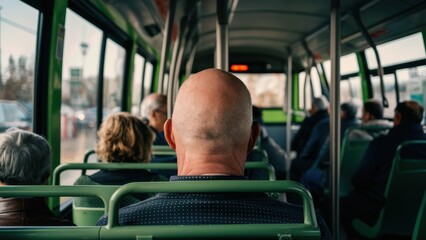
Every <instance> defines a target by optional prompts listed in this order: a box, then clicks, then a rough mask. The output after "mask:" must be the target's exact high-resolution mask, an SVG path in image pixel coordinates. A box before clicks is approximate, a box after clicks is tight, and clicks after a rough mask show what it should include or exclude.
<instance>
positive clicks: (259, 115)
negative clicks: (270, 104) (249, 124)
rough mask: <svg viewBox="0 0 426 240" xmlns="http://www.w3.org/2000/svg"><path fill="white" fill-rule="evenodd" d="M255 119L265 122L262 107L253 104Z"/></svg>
mask: <svg viewBox="0 0 426 240" xmlns="http://www.w3.org/2000/svg"><path fill="white" fill-rule="evenodd" d="M252 111H253V121H257V122H259V124H263V118H262V109H261V108H258V107H256V106H254V105H253V109H252Z"/></svg>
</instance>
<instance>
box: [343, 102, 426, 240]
mask: <svg viewBox="0 0 426 240" xmlns="http://www.w3.org/2000/svg"><path fill="white" fill-rule="evenodd" d="M422 118H423V107H422V106H420V105H419V103H417V102H415V101H405V102H401V103H399V104H398V105H397V106H396V108H395V116H394V127H393V128H392V129H391V130H389V133H388V134H387V135H382V136H379V137H377V138H376V139H374V140H373V141H372V142H371V143H370V145H369V146H368V148H367V150H366V152H365V155H364V158H363V160H362V161H361V164H360V165H359V167H358V169H357V171H356V172H355V174H354V176H353V177H352V184H353V186H354V188H355V189H354V190H352V191H351V192H350V193H349V194H348V196H345V197H343V198H342V199H341V205H340V206H341V213H342V223H343V226H344V227H345V230H346V231H347V234H348V235H350V236H351V235H354V234H355V233H354V230H353V229H352V226H351V223H352V220H354V219H356V218H357V219H361V220H363V221H365V222H366V223H370V224H372V223H374V222H375V221H376V220H377V218H378V216H379V213H380V211H381V209H382V208H383V206H384V203H385V199H384V192H385V188H386V184H387V182H388V178H389V173H390V169H391V167H392V162H393V158H394V156H395V153H396V149H397V147H398V146H399V144H401V143H402V142H404V141H407V140H426V134H425V133H424V132H423V128H422V125H421V124H420V123H421V121H422ZM410 152H411V153H413V152H415V153H416V156H418V155H420V156H422V157H424V158H425V159H426V149H415V151H410Z"/></svg>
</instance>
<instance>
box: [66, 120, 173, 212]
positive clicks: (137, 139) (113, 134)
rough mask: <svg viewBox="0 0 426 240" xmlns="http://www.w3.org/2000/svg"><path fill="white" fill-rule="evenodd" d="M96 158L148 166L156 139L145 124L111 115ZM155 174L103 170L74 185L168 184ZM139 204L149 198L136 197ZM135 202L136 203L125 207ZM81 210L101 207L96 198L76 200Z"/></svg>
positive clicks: (103, 131) (104, 127)
mask: <svg viewBox="0 0 426 240" xmlns="http://www.w3.org/2000/svg"><path fill="white" fill-rule="evenodd" d="M98 137H99V141H98V143H97V144H96V148H95V151H96V155H97V157H98V159H99V160H100V161H101V162H104V163H147V162H149V161H150V160H151V155H152V153H151V147H152V142H153V140H154V135H153V133H152V132H151V130H150V129H149V127H148V126H146V125H145V124H144V123H143V121H142V120H140V119H139V118H138V117H136V116H133V115H131V114H130V113H127V112H120V113H115V114H112V115H110V116H109V117H108V118H107V119H106V120H105V122H103V123H102V125H101V128H100V129H99V131H98ZM166 180H167V179H166V178H165V177H163V176H161V175H158V174H156V173H151V172H149V171H147V170H144V169H125V170H100V171H98V172H96V173H94V174H93V175H91V176H86V175H83V176H81V177H80V178H79V179H77V181H76V182H75V183H74V185H98V184H100V185H123V184H126V183H130V182H149V181H166ZM136 197H137V198H138V200H143V199H145V198H147V197H149V196H148V195H146V194H141V195H136ZM133 202H135V199H133V200H131V201H128V202H127V203H124V205H127V204H130V203H133ZM74 204H76V205H77V206H79V207H101V206H103V203H102V201H101V200H100V199H97V198H86V197H84V198H76V199H75V203H74Z"/></svg>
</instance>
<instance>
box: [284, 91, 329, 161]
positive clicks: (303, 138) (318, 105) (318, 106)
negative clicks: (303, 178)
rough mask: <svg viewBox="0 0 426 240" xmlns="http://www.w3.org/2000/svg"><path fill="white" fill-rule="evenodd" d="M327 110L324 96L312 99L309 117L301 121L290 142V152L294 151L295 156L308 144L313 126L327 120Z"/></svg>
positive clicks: (326, 101)
mask: <svg viewBox="0 0 426 240" xmlns="http://www.w3.org/2000/svg"><path fill="white" fill-rule="evenodd" d="M327 108H328V100H327V98H326V97H325V96H321V97H318V98H314V100H313V101H312V104H311V109H309V116H307V117H305V119H303V122H302V124H301V125H300V128H299V131H297V133H296V135H294V137H293V140H292V141H291V150H292V151H296V153H297V156H299V155H300V153H301V151H302V150H303V148H304V147H305V145H306V143H307V142H308V140H309V137H310V136H311V132H312V129H313V128H314V127H315V125H316V124H317V123H318V122H320V121H322V120H324V119H328V118H329V115H328V111H327Z"/></svg>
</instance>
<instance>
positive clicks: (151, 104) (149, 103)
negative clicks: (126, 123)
mask: <svg viewBox="0 0 426 240" xmlns="http://www.w3.org/2000/svg"><path fill="white" fill-rule="evenodd" d="M141 117H142V118H143V119H146V120H148V121H149V126H151V127H152V128H154V129H155V130H157V131H158V132H162V131H163V127H164V122H165V121H166V120H167V97H166V96H165V95H162V94H159V93H151V94H150V95H148V96H146V97H145V98H144V99H143V101H142V103H141Z"/></svg>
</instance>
